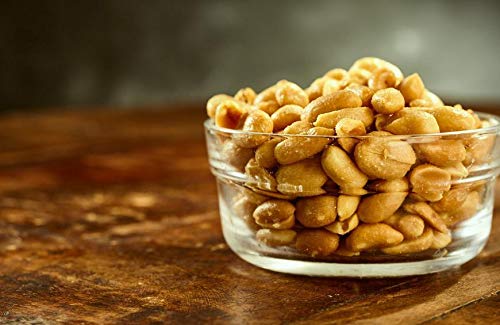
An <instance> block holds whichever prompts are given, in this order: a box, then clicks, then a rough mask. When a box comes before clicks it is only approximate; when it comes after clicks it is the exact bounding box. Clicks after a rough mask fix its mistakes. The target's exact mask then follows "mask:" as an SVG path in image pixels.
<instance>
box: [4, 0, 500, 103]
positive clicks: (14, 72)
mask: <svg viewBox="0 0 500 325" xmlns="http://www.w3.org/2000/svg"><path fill="white" fill-rule="evenodd" d="M366 55H373V56H380V57H382V58H386V59H388V60H390V61H392V62H394V63H396V64H397V65H399V66H400V67H401V68H402V70H403V71H404V72H405V73H411V72H414V71H419V72H420V74H421V75H422V77H423V78H424V81H425V82H426V84H427V85H428V87H429V88H430V89H432V90H434V91H435V92H437V93H439V94H441V95H442V96H443V97H446V98H449V99H451V100H454V101H465V102H467V103H475V104H482V103H499V102H500V88H499V85H500V63H499V60H500V2H498V1H383V0H381V1H326V0H325V1H229V0H228V1H222V0H217V1H201V0H199V1H180V0H179V1H173V0H170V1H168V0H166V1H155V0H147V1H119V0H108V1H62V0H53V1H19V0H18V1H10V0H8V1H5V0H4V1H2V2H0V109H27V108H40V107H54V106H58V107H59V106H64V107H84V106H93V105H112V106H123V107H127V106H144V105H146V106H149V105H162V104H166V103H172V102H198V101H202V100H204V99H205V98H206V97H207V96H209V95H210V94H212V93H216V92H229V93H231V92H235V91H236V90H237V89H238V88H239V87H240V86H245V85H251V86H253V87H255V88H262V87H264V86H266V85H268V84H270V83H273V82H274V81H276V80H278V79H281V78H287V79H289V80H294V81H296V82H298V83H300V84H302V85H304V86H305V85H306V84H308V83H309V82H310V81H312V80H313V79H314V78H315V77H316V76H318V75H320V74H322V73H323V72H324V71H326V70H327V69H329V68H331V67H336V66H340V67H346V68H347V67H348V66H349V65H350V64H351V63H352V61H353V60H354V59H356V58H358V57H360V56H366Z"/></svg>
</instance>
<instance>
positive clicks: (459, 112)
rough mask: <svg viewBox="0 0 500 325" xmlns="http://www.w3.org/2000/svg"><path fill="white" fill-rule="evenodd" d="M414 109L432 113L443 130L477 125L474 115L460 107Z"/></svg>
mask: <svg viewBox="0 0 500 325" xmlns="http://www.w3.org/2000/svg"><path fill="white" fill-rule="evenodd" d="M413 109H419V110H421V111H425V112H427V113H429V114H432V115H433V116H434V118H435V119H436V121H437V123H438V125H439V129H440V130H441V132H453V131H463V130H472V129H474V128H475V125H476V120H475V119H474V116H472V114H470V113H469V112H467V111H466V110H464V109H462V108H459V107H452V106H436V107H414V108H413Z"/></svg>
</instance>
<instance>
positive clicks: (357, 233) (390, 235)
mask: <svg viewBox="0 0 500 325" xmlns="http://www.w3.org/2000/svg"><path fill="white" fill-rule="evenodd" d="M403 239H404V237H403V234H402V233H400V232H399V231H397V230H396V229H394V228H392V227H391V226H389V225H386V224H384V223H374V224H361V225H359V226H358V227H356V229H354V230H353V231H352V232H351V234H350V235H349V237H347V239H346V242H345V243H346V248H347V249H348V250H350V251H354V252H362V251H367V250H372V249H376V248H384V247H389V246H394V245H397V244H399V243H401V242H402V241H403Z"/></svg>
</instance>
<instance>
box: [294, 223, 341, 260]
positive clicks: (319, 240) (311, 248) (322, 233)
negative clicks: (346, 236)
mask: <svg viewBox="0 0 500 325" xmlns="http://www.w3.org/2000/svg"><path fill="white" fill-rule="evenodd" d="M295 247H296V248H297V250H299V251H300V252H302V253H304V254H307V255H310V256H312V257H324V256H328V255H330V254H332V253H333V252H335V250H336V249H337V248H338V247H339V236H338V235H337V234H333V233H331V232H329V231H327V230H324V229H307V230H302V231H300V232H299V234H298V235H297V241H296V244H295Z"/></svg>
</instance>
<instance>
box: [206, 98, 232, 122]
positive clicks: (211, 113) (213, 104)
mask: <svg viewBox="0 0 500 325" xmlns="http://www.w3.org/2000/svg"><path fill="white" fill-rule="evenodd" d="M234 100H235V99H234V98H233V97H231V96H229V95H226V94H218V95H214V96H212V97H210V99H209V100H208V101H207V115H208V117H210V118H211V119H213V118H215V111H216V110H217V106H219V104H220V103H222V102H224V101H234Z"/></svg>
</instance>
